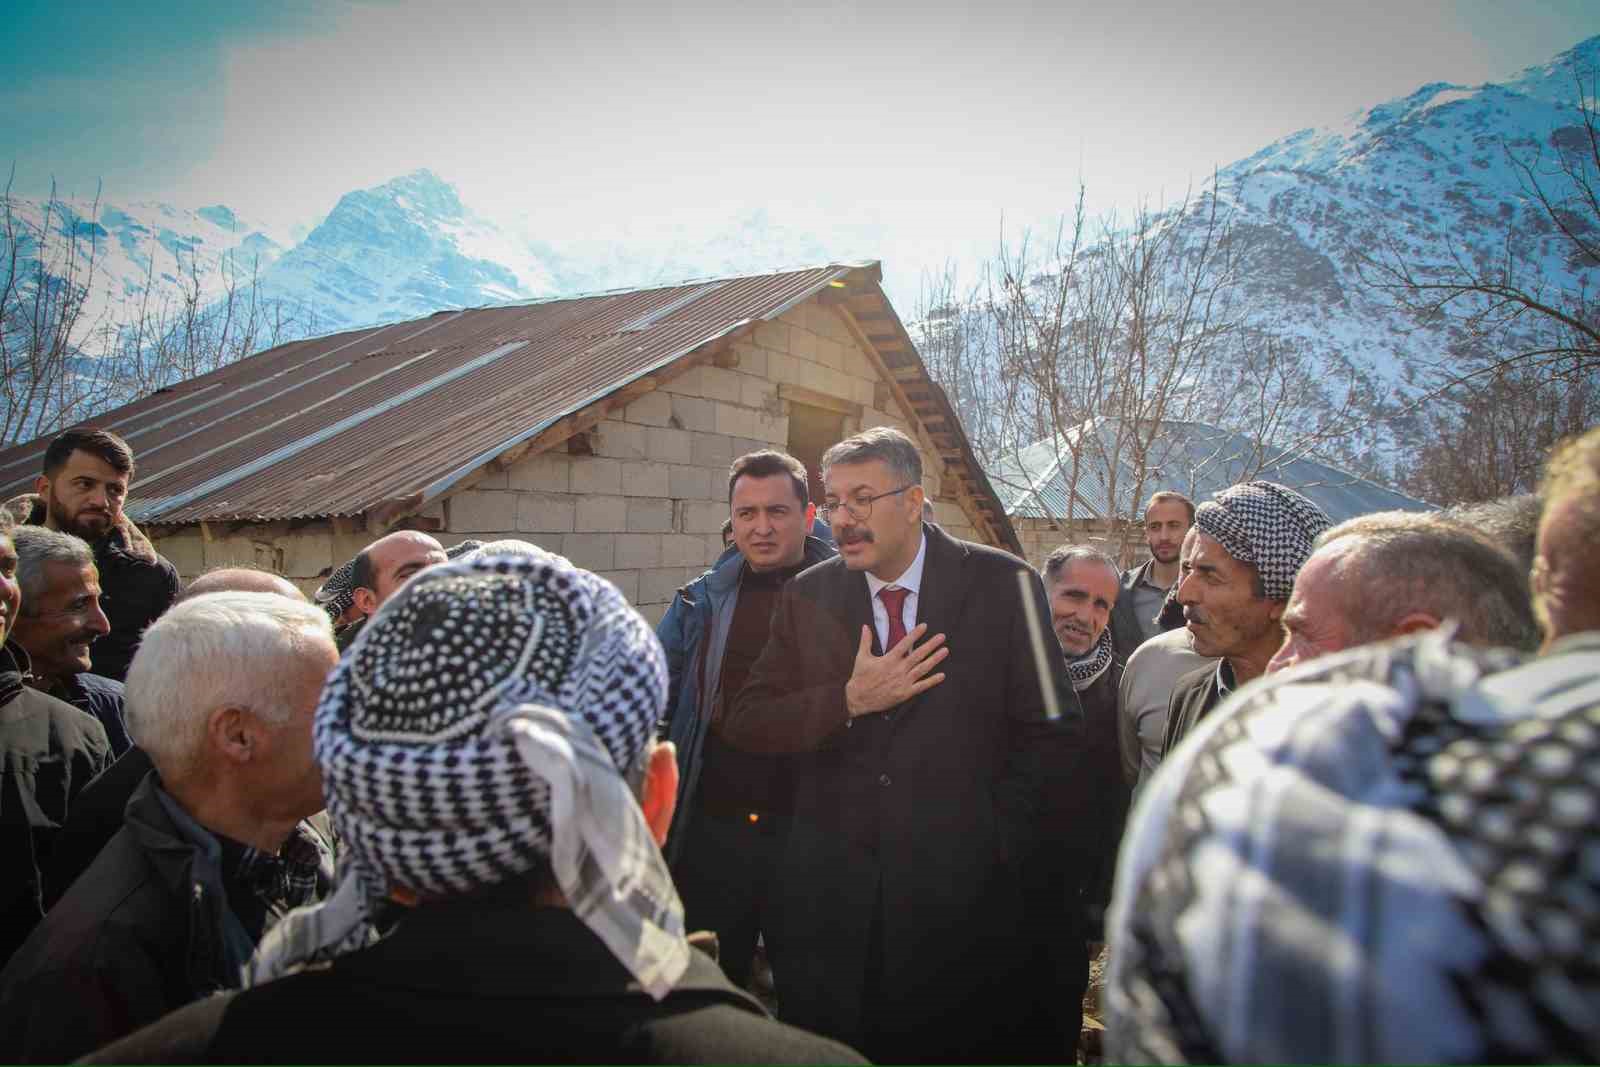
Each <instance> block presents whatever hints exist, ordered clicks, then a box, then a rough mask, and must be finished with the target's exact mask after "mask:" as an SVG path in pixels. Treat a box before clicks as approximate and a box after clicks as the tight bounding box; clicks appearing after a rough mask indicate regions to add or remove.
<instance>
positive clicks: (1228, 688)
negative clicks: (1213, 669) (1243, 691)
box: [1217, 656, 1239, 698]
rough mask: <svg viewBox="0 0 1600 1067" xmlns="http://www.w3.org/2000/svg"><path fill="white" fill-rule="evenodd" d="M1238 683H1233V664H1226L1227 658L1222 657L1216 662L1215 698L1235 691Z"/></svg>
mask: <svg viewBox="0 0 1600 1067" xmlns="http://www.w3.org/2000/svg"><path fill="white" fill-rule="evenodd" d="M1237 688H1239V683H1238V682H1236V681H1234V677H1233V664H1231V663H1229V662H1228V657H1227V656H1223V657H1222V658H1221V659H1219V660H1217V696H1218V697H1219V698H1220V697H1225V696H1227V695H1228V694H1229V693H1231V692H1233V691H1234V690H1235V689H1237Z"/></svg>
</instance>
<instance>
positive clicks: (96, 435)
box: [44, 426, 133, 480]
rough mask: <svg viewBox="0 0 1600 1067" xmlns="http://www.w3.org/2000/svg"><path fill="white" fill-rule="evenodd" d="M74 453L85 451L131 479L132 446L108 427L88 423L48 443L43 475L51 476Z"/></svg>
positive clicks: (45, 451)
mask: <svg viewBox="0 0 1600 1067" xmlns="http://www.w3.org/2000/svg"><path fill="white" fill-rule="evenodd" d="M74 452H87V453H89V454H90V455H91V456H95V457H97V458H99V459H102V460H104V461H105V462H106V464H107V465H108V466H110V467H111V469H112V470H114V471H116V472H117V473H118V474H120V475H123V476H124V477H126V478H128V479H130V480H131V479H132V478H133V449H131V448H129V447H128V442H126V441H124V440H123V439H122V438H120V437H118V436H117V435H116V434H114V433H112V432H111V431H110V430H97V429H95V428H94V427H92V426H80V427H78V428H76V429H72V430H68V431H67V432H66V433H64V434H61V435H60V436H59V437H57V438H56V439H55V440H54V441H51V442H50V447H49V448H47V449H45V450H44V476H45V477H46V478H51V477H54V476H55V473H56V471H58V470H60V469H61V468H62V467H64V466H66V463H67V460H69V459H71V458H72V454H73V453H74Z"/></svg>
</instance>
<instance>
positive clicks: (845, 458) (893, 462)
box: [822, 426, 922, 485]
mask: <svg viewBox="0 0 1600 1067" xmlns="http://www.w3.org/2000/svg"><path fill="white" fill-rule="evenodd" d="M875 459H876V460H882V461H883V463H884V465H885V466H887V467H888V468H889V471H890V473H892V474H893V475H894V476H895V478H896V479H897V480H899V481H902V482H905V483H906V484H907V485H921V484H922V455H921V453H919V452H918V451H917V446H916V443H915V442H913V441H912V440H911V438H909V437H907V436H906V435H905V434H903V433H901V432H900V431H899V430H897V429H895V428H894V427H893V426H874V427H872V429H870V430H862V431H861V432H860V433H858V434H856V435H855V436H854V437H846V438H845V439H844V440H843V441H840V442H839V443H838V444H836V445H834V446H833V447H832V448H830V449H828V450H827V451H826V452H824V453H823V454H822V470H823V472H824V473H826V472H827V470H828V468H830V467H832V466H834V465H835V464H839V463H845V464H850V463H870V462H872V461H873V460H875Z"/></svg>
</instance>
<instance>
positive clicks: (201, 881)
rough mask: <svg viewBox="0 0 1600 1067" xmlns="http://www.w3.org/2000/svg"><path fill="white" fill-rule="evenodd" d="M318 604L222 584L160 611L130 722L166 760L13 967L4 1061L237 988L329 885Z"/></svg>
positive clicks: (69, 1049) (49, 1054) (97, 1041)
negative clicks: (314, 740) (270, 941)
mask: <svg viewBox="0 0 1600 1067" xmlns="http://www.w3.org/2000/svg"><path fill="white" fill-rule="evenodd" d="M337 658H338V657H337V653H336V652H335V651H334V647H333V632H332V627H331V626H330V625H329V623H328V617H327V615H326V614H324V613H323V612H322V611H320V610H318V609H317V608H314V607H312V606H311V605H309V604H304V603H298V604H297V603H294V602H292V601H290V600H288V599H286V598H284V597H281V596H276V595H273V594H268V593H213V594H211V595H209V596H202V597H197V598H195V599H194V600H190V601H185V602H184V603H183V604H180V605H178V606H177V607H175V608H173V609H172V610H171V611H170V612H168V613H167V614H166V615H164V616H163V617H162V618H161V619H159V620H157V622H156V623H155V624H154V625H153V626H151V628H150V630H149V631H148V632H147V633H146V635H145V638H144V642H143V643H142V645H141V646H140V649H139V653H138V655H137V656H135V658H134V662H133V665H132V668H131V669H130V670H129V672H128V685H127V695H128V703H127V714H128V726H129V730H130V732H131V733H132V735H133V737H134V740H135V741H136V742H137V743H138V744H139V746H140V748H141V749H143V750H144V751H145V752H147V753H148V754H149V756H150V759H151V761H152V762H153V763H154V765H155V771H154V772H153V773H151V774H150V775H148V776H147V777H146V778H145V779H144V780H143V782H141V783H140V785H139V787H138V789H136V790H135V792H134V795H133V797H132V799H131V800H130V801H129V803H128V810H127V816H126V823H125V825H124V826H123V828H122V829H121V830H120V831H118V833H117V834H116V836H114V837H113V838H112V839H111V841H110V843H109V844H107V845H106V847H105V849H104V850H103V851H102V852H101V853H100V855H99V857H98V858H97V859H96V860H95V862H94V863H93V864H92V865H91V866H90V867H89V869H88V871H86V872H85V873H84V875H83V877H81V878H79V879H78V880H77V881H76V882H74V883H73V885H72V888H71V889H69V890H67V893H66V895H65V896H63V897H62V898H61V899H60V900H59V901H58V902H57V903H56V905H55V907H53V908H52V909H51V910H50V913H49V915H47V916H46V917H45V920H44V921H43V922H42V923H40V924H39V926H38V927H37V928H36V929H35V930H34V931H33V934H32V935H31V936H30V937H29V938H28V940H27V941H26V942H25V943H24V944H23V946H22V947H21V948H20V949H18V950H17V952H16V954H15V955H14V956H12V958H11V962H10V963H9V964H8V965H7V966H6V968H5V970H4V971H0V1059H3V1060H9V1061H12V1062H41V1061H42V1062H61V1061H64V1060H70V1059H73V1058H74V1057H76V1056H80V1055H82V1054H83V1053H86V1052H89V1051H91V1050H93V1049H95V1048H97V1047H99V1046H100V1045H102V1044H105V1043H106V1042H108V1041H111V1040H113V1039H115V1038H117V1037H121V1036H122V1035H124V1034H126V1033H128V1032H130V1031H132V1030H133V1029H135V1028H137V1027H139V1026H142V1025H144V1024H145V1023H148V1022H153V1021H154V1020H155V1019H157V1018H159V1017H160V1016H161V1015H163V1014H164V1013H166V1012H168V1011H170V1010H172V1009H174V1008H177V1007H179V1006H181V1005H183V1004H186V1003H188V1002H189V1001H191V1000H195V999H198V998H200V997H204V996H206V995H208V994H210V993H213V992H215V991H217V990H219V989H226V988H228V987H230V986H233V985H236V984H237V983H238V980H239V973H240V968H241V967H242V966H243V964H244V963H245V961H246V960H248V959H249V957H250V954H251V952H252V951H253V950H254V949H255V946H256V943H257V942H258V941H259V940H260V938H261V936H262V934H263V933H264V932H265V931H266V930H268V929H270V928H271V926H272V925H273V923H275V922H276V921H277V920H278V919H279V918H281V917H282V916H283V915H284V914H285V913H286V912H287V911H288V910H289V909H290V908H292V907H294V906H296V905H299V904H302V903H305V902H307V901H309V900H313V899H316V898H317V897H318V896H319V895H320V894H321V893H322V892H325V891H326V889H327V888H328V886H329V884H330V883H331V879H332V874H333V856H332V851H331V846H330V843H329V840H328V838H327V835H326V834H324V833H319V832H318V831H317V829H316V828H315V827H313V826H311V825H309V824H308V823H306V822H305V821H303V820H306V819H307V817H308V816H310V815H313V814H314V813H316V812H317V811H318V810H320V809H321V807H322V782H321V777H320V776H319V774H318V773H317V767H316V764H315V762H313V760H312V758H311V713H312V711H313V709H314V708H315V707H316V703H317V697H318V694H319V693H320V692H321V688H322V682H323V679H324V678H325V677H326V675H327V672H328V670H329V668H331V667H332V665H333V663H334V661H335V660H336V659H337Z"/></svg>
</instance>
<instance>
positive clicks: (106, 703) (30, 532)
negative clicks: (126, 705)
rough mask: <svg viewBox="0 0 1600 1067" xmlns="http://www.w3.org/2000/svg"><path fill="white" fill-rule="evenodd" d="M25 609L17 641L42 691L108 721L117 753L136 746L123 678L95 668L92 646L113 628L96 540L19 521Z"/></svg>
mask: <svg viewBox="0 0 1600 1067" xmlns="http://www.w3.org/2000/svg"><path fill="white" fill-rule="evenodd" d="M12 540H13V541H15V542H16V546H17V583H18V584H19V585H20V586H21V587H22V613H21V614H20V615H18V616H17V624H16V626H15V627H13V628H12V631H11V639H12V640H13V641H15V642H16V643H17V644H18V645H21V646H22V649H23V651H24V652H26V653H27V654H28V660H29V663H30V666H31V667H32V670H33V678H32V680H31V681H30V683H29V684H30V685H32V686H33V687H34V688H35V689H41V690H43V691H44V692H46V693H49V694H50V695H51V696H53V697H56V698H58V699H60V700H65V701H66V702H67V703H68V704H71V705H72V706H73V707H75V708H77V709H78V710H80V711H86V712H88V713H89V714H90V715H93V716H94V717H95V718H96V719H99V720H100V725H101V726H103V727H105V731H106V738H107V739H108V740H109V741H110V742H111V751H112V754H113V755H116V756H120V755H122V754H123V753H124V752H126V751H127V750H128V749H129V748H130V747H131V746H132V744H133V742H132V741H130V740H129V739H128V729H127V727H126V726H124V725H123V722H122V683H121V682H118V681H115V680H114V679H111V678H103V677H101V676H100V675H98V674H94V673H92V672H91V671H90V669H89V667H90V654H89V650H90V646H91V645H92V644H93V643H94V642H95V641H97V640H99V639H100V638H102V637H104V636H105V635H106V634H107V633H109V632H110V631H111V624H110V623H109V622H107V621H106V614H105V612H104V610H102V608H101V606H100V601H101V599H102V597H101V592H100V573H99V571H98V570H97V569H96V567H95V562H94V549H93V548H91V547H89V544H88V542H86V541H83V540H81V539H80V538H77V537H74V536H73V535H71V534H68V533H60V532H58V531H56V530H51V529H48V528H46V527H43V526H19V527H17V528H16V530H15V531H14V533H13V535H12Z"/></svg>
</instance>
